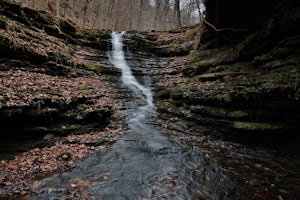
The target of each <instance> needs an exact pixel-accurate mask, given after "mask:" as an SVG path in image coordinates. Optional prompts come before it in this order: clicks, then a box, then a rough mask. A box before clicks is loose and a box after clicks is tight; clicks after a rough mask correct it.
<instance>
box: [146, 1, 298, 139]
mask: <svg viewBox="0 0 300 200" xmlns="http://www.w3.org/2000/svg"><path fill="white" fill-rule="evenodd" d="M209 2H210V3H208V15H209V18H208V19H212V18H213V19H215V20H216V21H218V20H219V23H217V25H220V26H221V25H222V26H221V27H218V28H220V30H216V29H215V28H213V27H212V26H211V24H207V23H206V25H205V28H204V29H203V30H202V31H201V32H202V37H201V40H200V43H199V45H198V48H197V49H195V48H194V49H193V44H191V43H190V41H191V40H193V39H195V40H194V42H195V43H196V44H197V43H198V41H197V40H196V38H197V37H196V35H197V32H198V31H197V29H196V28H188V29H181V30H177V32H176V31H173V32H169V33H155V32H154V33H150V35H148V36H146V37H148V38H149V40H152V42H150V43H152V44H153V49H152V51H153V52H154V53H157V54H158V55H160V56H176V57H169V58H167V59H166V66H165V67H164V68H162V69H161V71H160V72H158V75H157V81H158V85H157V96H156V97H157V103H158V107H159V109H160V110H162V111H163V112H166V113H172V114H175V115H177V116H179V117H183V118H186V119H187V120H189V121H194V122H195V124H197V125H208V126H211V129H212V130H216V129H217V130H218V131H220V132H221V133H223V134H221V135H223V136H224V135H226V136H229V137H230V136H232V135H235V134H237V135H238V136H241V137H245V138H246V139H247V140H251V137H252V138H256V137H255V136H259V137H258V138H256V140H257V139H258V140H257V141H261V139H262V138H264V136H267V138H268V137H270V138H273V137H274V138H276V137H277V136H279V138H281V137H282V136H283V137H286V138H289V137H290V139H291V140H293V138H294V137H298V135H297V132H298V131H299V128H300V127H299V125H298V121H299V114H298V113H297V110H299V108H300V103H299V94H300V89H299V78H300V71H299V70H300V69H299V63H300V60H299V55H300V52H299V44H300V43H299V41H300V37H299V30H298V29H297V27H299V25H300V24H299V23H300V14H299V13H300V12H299V9H300V7H299V3H297V2H296V1H280V2H277V4H272V6H270V7H267V8H266V6H267V5H268V3H270V2H268V1H267V2H263V3H261V4H260V3H258V2H254V4H253V5H255V6H254V8H253V15H255V16H253V15H249V16H247V17H246V16H245V15H244V14H242V15H241V18H239V17H237V16H239V15H238V13H241V12H243V11H244V10H245V9H246V7H247V6H246V5H247V4H245V6H242V7H241V8H240V9H241V10H239V11H238V12H235V11H236V9H237V6H228V7H226V8H225V7H224V10H222V11H220V13H215V12H213V10H214V9H216V8H221V4H222V3H221V2H220V1H209ZM224 3H225V2H224ZM227 3H229V5H231V4H234V5H235V3H236V5H239V3H237V1H229V2H226V5H227ZM256 3H257V4H256ZM249 4H252V1H251V2H249ZM255 8H257V10H259V11H261V12H258V13H255ZM265 8H266V10H265V11H266V12H262V11H263V10H264V9H265ZM231 9H233V10H231ZM243 9H244V10H243ZM212 13H213V14H212ZM226 13H227V14H226ZM246 13H247V12H246ZM254 13H255V14H254ZM260 13H261V14H260ZM231 14H232V15H233V14H236V15H237V16H236V18H235V19H232V18H231V17H225V18H222V17H221V16H225V15H231ZM245 17H246V18H245ZM250 19H251V20H254V21H259V22H260V23H254V24H253V23H248V21H247V20H250ZM260 19H265V20H264V21H260ZM212 21H214V20H212ZM243 21H244V22H245V24H244V25H243V26H239V24H240V23H242V22H243ZM256 25H257V26H256ZM223 26H225V27H226V26H228V27H233V29H222V27H223ZM235 28H237V29H238V28H249V30H250V31H246V32H244V31H243V32H241V33H238V32H236V30H235ZM199 29H201V28H199ZM163 34H167V35H169V36H168V37H164V36H163ZM235 35H239V37H234V36H235ZM161 49H163V50H164V51H161ZM166 50H168V51H167V53H166ZM182 52H184V53H183V54H182ZM183 55H186V56H183ZM163 80H164V81H163ZM269 134H270V135H269ZM260 137H261V139H259V138H260ZM267 140H269V139H267ZM277 142H279V143H280V142H281V141H277Z"/></svg>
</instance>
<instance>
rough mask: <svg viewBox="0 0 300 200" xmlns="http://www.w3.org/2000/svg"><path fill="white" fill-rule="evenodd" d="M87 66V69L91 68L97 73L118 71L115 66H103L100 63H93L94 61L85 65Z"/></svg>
mask: <svg viewBox="0 0 300 200" xmlns="http://www.w3.org/2000/svg"><path fill="white" fill-rule="evenodd" d="M85 68H86V69H87V70H90V71H93V72H96V73H102V74H112V73H115V72H117V70H116V69H115V68H112V67H105V66H102V65H99V64H92V63H90V64H87V65H85Z"/></svg>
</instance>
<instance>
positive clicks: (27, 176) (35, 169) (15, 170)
mask: <svg viewBox="0 0 300 200" xmlns="http://www.w3.org/2000/svg"><path fill="white" fill-rule="evenodd" d="M111 123H112V124H111V126H110V127H114V128H111V129H110V128H106V129H105V130H104V131H101V132H91V133H86V134H82V135H70V136H67V137H64V138H61V139H60V140H58V141H57V142H56V143H55V145H54V146H52V147H44V148H35V149H32V150H30V151H28V152H24V153H22V154H19V155H17V156H16V157H15V158H14V159H13V160H8V161H4V160H3V161H1V162H0V183H1V188H0V196H2V195H3V194H6V195H12V194H16V193H23V192H26V191H31V190H33V188H34V183H35V182H34V181H35V180H36V178H37V177H39V176H42V175H43V174H44V175H46V174H51V173H54V172H59V171H64V170H67V169H70V168H73V167H74V166H75V163H76V161H77V160H79V159H82V158H84V157H85V156H87V155H89V154H90V153H93V152H95V151H97V152H98V151H102V150H104V149H105V148H106V147H107V145H108V144H110V143H111V142H113V141H115V140H116V138H117V136H118V135H120V134H122V133H123V132H124V128H123V125H122V123H117V122H111ZM102 140H104V141H106V142H104V143H103V142H100V143H97V142H99V141H102ZM66 141H67V142H66ZM89 143H94V144H95V145H93V146H88V145H86V144H89ZM109 176H110V174H109V173H106V174H104V177H103V178H105V177H106V178H108V177H109ZM87 184H88V183H86V182H84V181H82V180H77V181H75V182H74V183H73V185H71V189H72V188H73V189H74V188H76V190H80V191H82V190H81V189H82V188H85V187H87ZM80 188H81V189H80ZM82 192H83V191H82ZM83 195H86V191H85V190H84V192H83Z"/></svg>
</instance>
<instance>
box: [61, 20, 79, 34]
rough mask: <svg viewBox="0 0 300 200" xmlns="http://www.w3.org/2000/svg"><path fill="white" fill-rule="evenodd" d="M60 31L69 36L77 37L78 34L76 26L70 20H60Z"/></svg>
mask: <svg viewBox="0 0 300 200" xmlns="http://www.w3.org/2000/svg"><path fill="white" fill-rule="evenodd" d="M59 27H60V30H61V31H62V32H64V33H66V34H68V35H71V36H73V35H75V33H76V26H75V24H74V23H73V22H71V21H70V20H60V22H59Z"/></svg>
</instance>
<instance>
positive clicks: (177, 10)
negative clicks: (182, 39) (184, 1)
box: [174, 0, 181, 27]
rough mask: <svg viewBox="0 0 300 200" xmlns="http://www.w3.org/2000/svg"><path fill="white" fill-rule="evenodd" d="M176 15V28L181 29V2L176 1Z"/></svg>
mask: <svg viewBox="0 0 300 200" xmlns="http://www.w3.org/2000/svg"><path fill="white" fill-rule="evenodd" d="M174 9H175V14H176V18H177V20H176V26H177V27H181V17H180V0H175V6H174Z"/></svg>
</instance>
